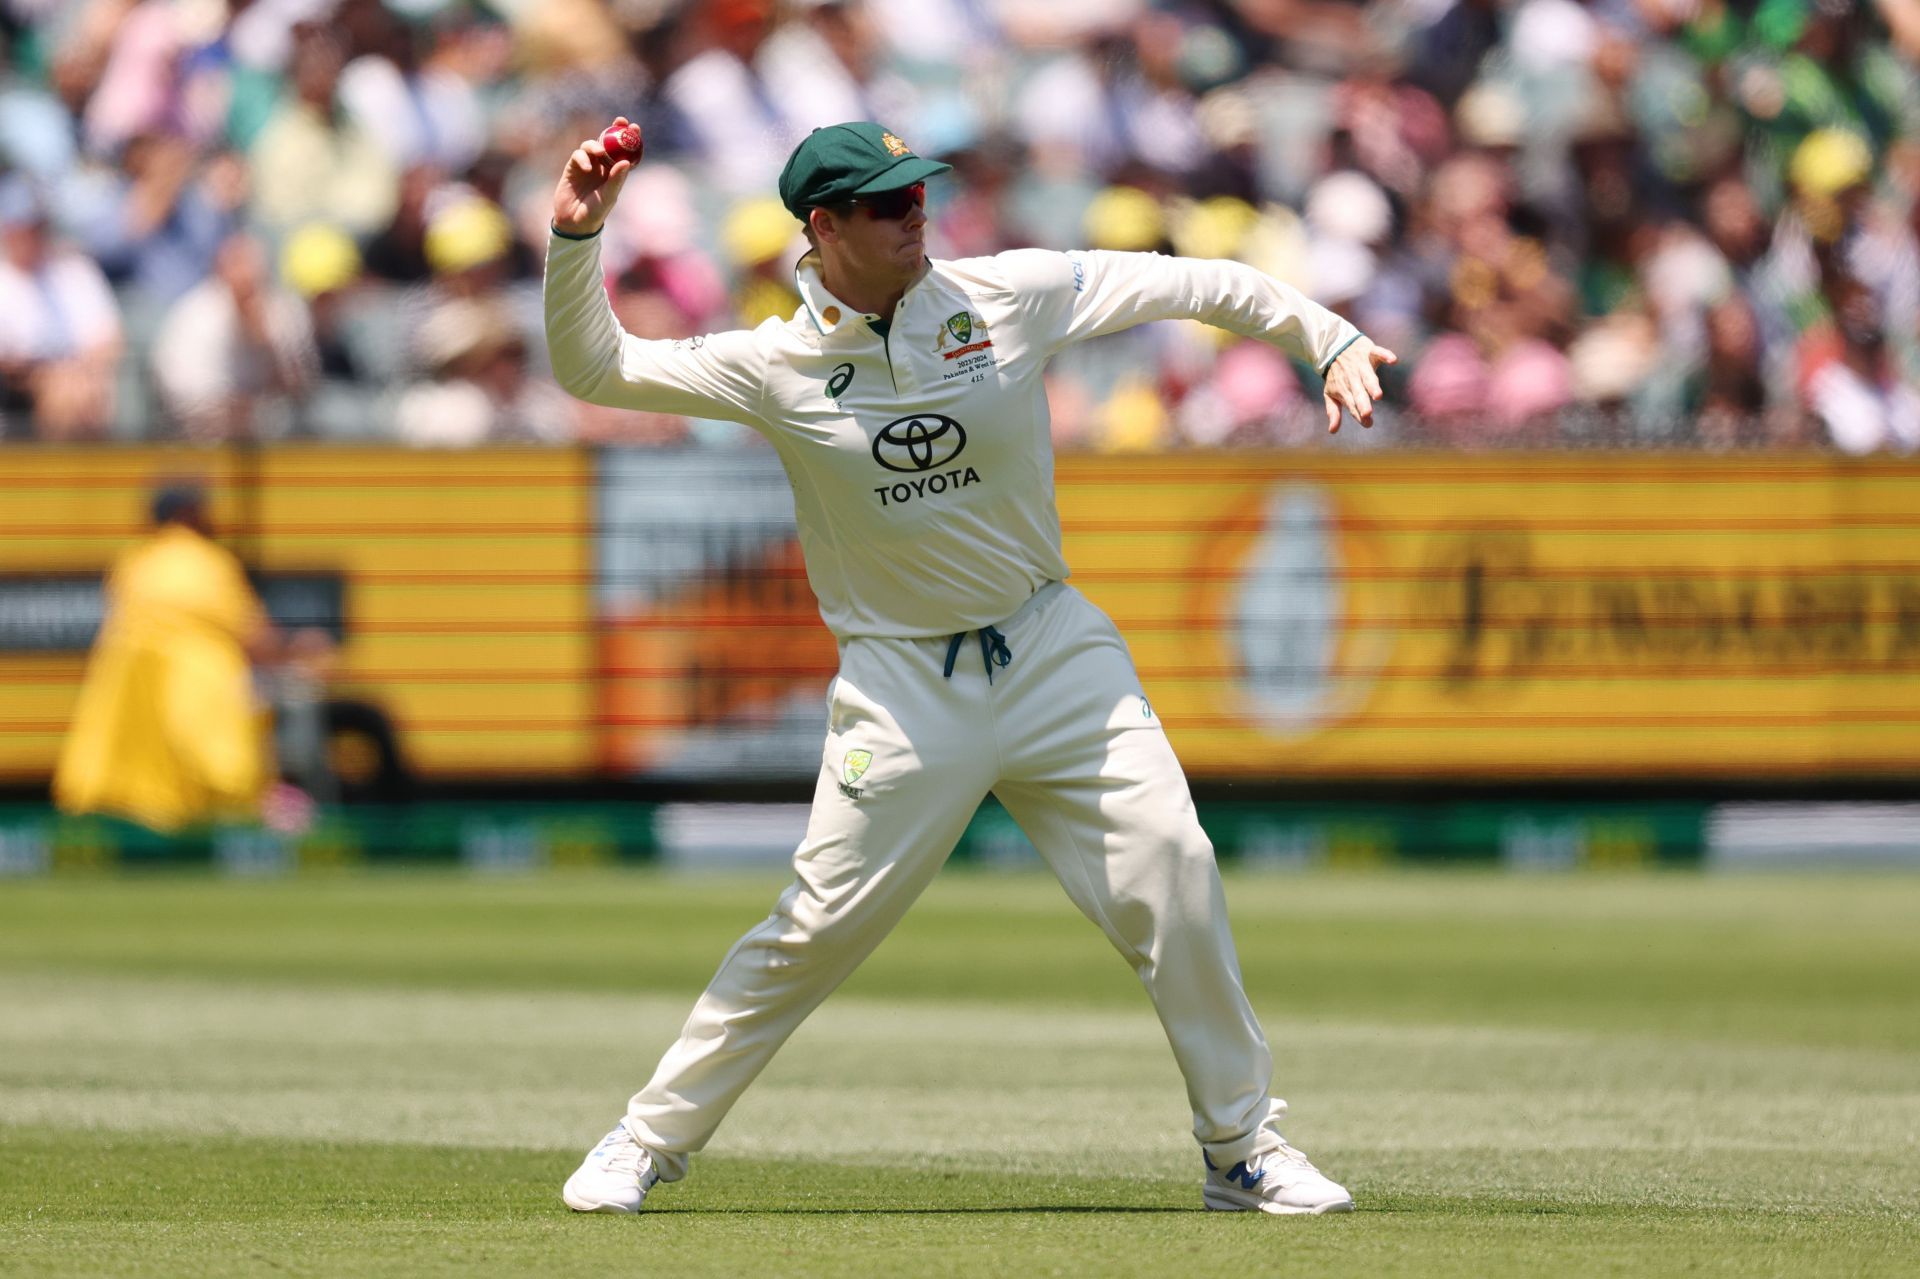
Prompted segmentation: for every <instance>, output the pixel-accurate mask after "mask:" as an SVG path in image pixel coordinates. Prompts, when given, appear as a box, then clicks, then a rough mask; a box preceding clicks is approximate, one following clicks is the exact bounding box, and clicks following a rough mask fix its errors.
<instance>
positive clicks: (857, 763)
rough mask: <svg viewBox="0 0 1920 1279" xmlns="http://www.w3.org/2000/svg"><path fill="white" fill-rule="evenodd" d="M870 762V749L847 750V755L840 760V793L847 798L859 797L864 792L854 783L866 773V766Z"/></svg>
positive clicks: (871, 758) (871, 756) (871, 755)
mask: <svg viewBox="0 0 1920 1279" xmlns="http://www.w3.org/2000/svg"><path fill="white" fill-rule="evenodd" d="M872 763H873V752H872V751H859V750H855V751H848V752H847V757H846V758H845V759H843V760H841V761H840V793H841V794H842V795H845V796H846V797H847V798H848V799H859V798H860V797H861V796H862V795H864V794H866V792H865V791H864V790H862V789H860V788H859V787H858V786H855V785H854V783H855V782H857V781H859V780H860V779H861V778H862V777H865V776H866V775H867V768H868V767H869V766H870V765H871V764H872Z"/></svg>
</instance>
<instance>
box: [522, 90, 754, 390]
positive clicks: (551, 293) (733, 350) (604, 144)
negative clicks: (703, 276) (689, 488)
mask: <svg viewBox="0 0 1920 1279" xmlns="http://www.w3.org/2000/svg"><path fill="white" fill-rule="evenodd" d="M640 149H641V148H640V130H639V128H638V127H637V126H635V125H632V124H630V123H629V122H628V121H627V120H626V119H625V118H624V117H622V118H620V119H617V120H615V121H614V122H613V124H612V126H611V127H609V128H608V129H607V131H606V132H605V133H604V134H602V135H601V137H600V138H599V139H597V140H594V139H589V140H588V141H586V142H582V143H581V144H580V145H579V146H577V147H575V148H574V150H573V154H572V155H570V156H568V157H567V165H566V168H565V170H563V171H562V173H561V175H560V182H559V185H557V186H556V187H555V188H554V191H553V230H554V234H553V237H552V238H551V240H550V241H549V243H548V245H547V278H546V288H545V296H546V330H547V355H548V358H549V361H550V362H551V364H552V366H553V379H554V381H555V382H557V383H559V385H560V387H561V389H562V390H564V391H566V392H567V393H568V394H570V395H573V396H576V397H577V398H579V399H582V400H586V401H587V402H588V403H590V404H604V405H608V406H611V407H613V408H626V409H640V410H645V411H648V412H654V413H686V414H690V415H694V416H699V417H719V418H728V419H730V420H732V421H737V422H747V423H749V424H754V425H757V424H758V423H759V420H760V411H759V410H760V403H761V399H762V397H763V395H764V392H765V384H766V376H765V374H766V366H767V357H766V353H765V352H764V351H763V350H762V349H761V348H760V346H759V344H758V343H757V341H756V340H755V337H754V335H753V334H752V333H748V332H732V333H715V334H709V335H706V336H704V337H699V338H692V339H688V340H685V341H677V342H674V341H666V340H652V341H648V340H643V339H641V338H637V337H635V336H634V335H633V334H631V333H628V332H626V331H625V330H624V329H622V328H621V327H620V321H619V319H618V318H617V317H615V315H614V313H613V306H612V304H611V303H610V302H609V301H608V300H607V288H606V275H605V271H604V269H603V268H602V266H601V263H600V237H599V234H598V233H599V231H600V228H601V227H602V226H604V225H605V224H606V220H607V215H608V214H609V213H611V212H612V211H613V205H614V202H615V201H616V200H617V199H619V196H620V187H621V185H622V184H623V183H624V182H625V181H626V178H627V174H628V173H630V172H631V171H632V170H633V165H634V162H635V161H636V160H638V159H639V157H640Z"/></svg>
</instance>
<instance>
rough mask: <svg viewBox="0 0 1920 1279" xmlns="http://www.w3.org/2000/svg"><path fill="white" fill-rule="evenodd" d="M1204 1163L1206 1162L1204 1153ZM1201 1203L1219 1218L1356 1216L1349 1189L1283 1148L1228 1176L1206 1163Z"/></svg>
mask: <svg viewBox="0 0 1920 1279" xmlns="http://www.w3.org/2000/svg"><path fill="white" fill-rule="evenodd" d="M1201 1158H1203V1159H1206V1155H1205V1154H1204V1153H1203V1154H1202V1155H1201ZM1200 1201H1201V1202H1202V1203H1204V1204H1206V1206H1207V1207H1209V1208H1212V1209H1214V1210H1215V1211H1218V1212H1248V1211H1252V1210H1254V1209H1258V1210H1259V1211H1261V1212H1276V1213H1312V1214H1313V1215H1315V1216H1318V1215H1320V1214H1321V1213H1323V1212H1352V1211H1353V1196H1352V1195H1350V1194H1348V1193H1347V1188H1346V1187H1345V1186H1342V1185H1340V1184H1339V1183H1338V1182H1336V1181H1332V1180H1330V1179H1329V1178H1327V1177H1326V1176H1324V1175H1323V1174H1322V1173H1321V1171H1320V1170H1319V1169H1318V1168H1315V1167H1314V1166H1313V1165H1312V1164H1310V1163H1308V1162H1307V1157H1306V1156H1305V1155H1303V1154H1301V1153H1300V1152H1299V1151H1297V1150H1295V1149H1294V1148H1293V1147H1292V1146H1289V1145H1288V1144H1287V1143H1286V1142H1284V1141H1283V1142H1281V1143H1280V1148H1279V1149H1278V1150H1269V1151H1268V1152H1267V1153H1266V1154H1264V1155H1262V1156H1260V1157H1259V1158H1258V1159H1255V1160H1254V1161H1253V1162H1252V1166H1251V1167H1249V1166H1248V1165H1247V1164H1245V1163H1237V1164H1235V1165H1234V1166H1233V1167H1232V1168H1230V1169H1228V1170H1227V1171H1226V1172H1221V1171H1220V1170H1219V1169H1218V1168H1215V1167H1214V1166H1213V1160H1211V1159H1207V1179H1206V1180H1205V1181H1203V1182H1201V1183H1200Z"/></svg>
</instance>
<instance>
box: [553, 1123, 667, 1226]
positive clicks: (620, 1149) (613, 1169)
mask: <svg viewBox="0 0 1920 1279" xmlns="http://www.w3.org/2000/svg"><path fill="white" fill-rule="evenodd" d="M658 1180H660V1174H659V1173H657V1172H655V1171H654V1170H653V1156H652V1155H650V1154H648V1153H647V1152H646V1150H645V1149H644V1148H643V1147H642V1146H641V1145H640V1143H639V1142H637V1141H635V1140H634V1139H633V1134H632V1133H630V1132H628V1131H627V1125H626V1124H625V1123H624V1122H622V1123H619V1124H616V1125H614V1129H613V1131H612V1132H610V1133H608V1134H607V1135H606V1136H604V1137H602V1138H601V1139H600V1144H599V1145H597V1146H595V1147H594V1148H593V1149H592V1150H589V1151H588V1152H587V1157H586V1158H585V1159H584V1160H582V1161H581V1163H580V1166H579V1167H578V1168H576V1169H574V1173H573V1176H571V1177H569V1178H567V1184H566V1186H565V1187H564V1188H563V1189H562V1190H561V1191H560V1197H561V1198H562V1199H564V1200H566V1201H567V1207H569V1208H571V1209H573V1210H574V1211H575V1212H639V1211H640V1205H641V1203H642V1202H644V1201H645V1199H646V1197H647V1191H649V1190H651V1189H653V1183H654V1182H656V1181H658Z"/></svg>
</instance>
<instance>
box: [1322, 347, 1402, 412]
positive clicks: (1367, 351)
mask: <svg viewBox="0 0 1920 1279" xmlns="http://www.w3.org/2000/svg"><path fill="white" fill-rule="evenodd" d="M1398 363H1400V357H1399V356H1397V355H1395V354H1394V353H1393V352H1392V351H1389V350H1387V348H1386V347H1384V346H1375V345H1374V344H1373V343H1372V342H1371V341H1369V340H1368V339H1367V338H1366V337H1365V336H1364V335H1362V336H1361V337H1358V338H1356V339H1354V342H1353V344H1352V345H1351V346H1349V347H1348V348H1347V349H1346V350H1344V351H1342V352H1340V355H1339V358H1337V359H1336V360H1334V362H1333V364H1332V366H1331V367H1330V368H1328V369H1327V399H1326V403H1327V434H1329V435H1332V434H1333V433H1334V432H1335V431H1338V430H1339V429H1340V410H1342V409H1345V410H1346V411H1347V412H1349V413H1351V414H1353V419H1354V421H1356V422H1358V423H1360V425H1361V426H1372V425H1373V403H1374V401H1375V400H1378V399H1381V398H1383V393H1382V392H1381V390H1380V375H1379V374H1377V373H1375V372H1374V369H1375V368H1376V367H1378V366H1379V365H1382V364H1398Z"/></svg>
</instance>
